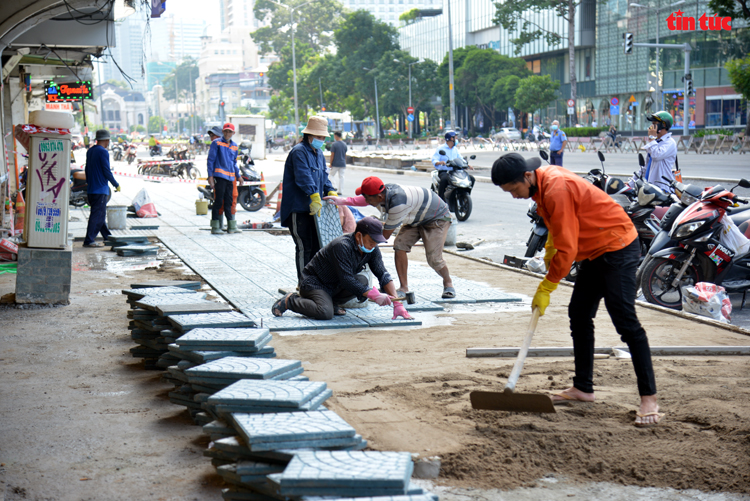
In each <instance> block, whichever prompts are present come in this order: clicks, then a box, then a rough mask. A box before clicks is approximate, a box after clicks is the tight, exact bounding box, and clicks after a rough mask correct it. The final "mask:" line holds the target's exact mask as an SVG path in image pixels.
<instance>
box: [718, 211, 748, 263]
mask: <svg viewBox="0 0 750 501" xmlns="http://www.w3.org/2000/svg"><path fill="white" fill-rule="evenodd" d="M721 226H722V230H721V233H720V234H719V242H721V245H723V246H724V247H726V248H728V249H731V250H732V251H733V252H734V255H735V256H743V255H745V254H747V253H748V252H750V240H748V238H747V237H746V236H745V235H743V234H742V232H741V231H740V229H739V228H737V225H736V224H734V221H732V219H731V218H729V217H727V216H724V217H723V218H721Z"/></svg>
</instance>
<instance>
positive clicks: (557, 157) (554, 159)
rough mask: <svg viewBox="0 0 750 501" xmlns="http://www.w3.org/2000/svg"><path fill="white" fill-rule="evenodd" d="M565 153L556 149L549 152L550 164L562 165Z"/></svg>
mask: <svg viewBox="0 0 750 501" xmlns="http://www.w3.org/2000/svg"><path fill="white" fill-rule="evenodd" d="M562 158H563V154H562V153H557V152H556V151H550V152H549V163H550V165H559V166H560V167H562V162H563V160H562Z"/></svg>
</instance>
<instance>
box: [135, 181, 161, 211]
mask: <svg viewBox="0 0 750 501" xmlns="http://www.w3.org/2000/svg"><path fill="white" fill-rule="evenodd" d="M133 207H135V213H136V215H137V216H138V217H156V216H158V214H157V212H156V207H155V206H154V203H153V202H152V201H151V197H150V196H148V192H147V191H146V188H143V189H142V190H141V191H139V192H138V194H137V195H136V196H135V198H134V199H133Z"/></svg>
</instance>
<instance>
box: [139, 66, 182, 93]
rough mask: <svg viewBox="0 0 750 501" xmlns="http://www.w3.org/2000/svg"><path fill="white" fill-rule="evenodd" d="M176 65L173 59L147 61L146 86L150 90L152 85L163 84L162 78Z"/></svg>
mask: <svg viewBox="0 0 750 501" xmlns="http://www.w3.org/2000/svg"><path fill="white" fill-rule="evenodd" d="M176 67H177V63H176V62H175V61H149V62H148V63H147V64H146V88H147V90H148V91H151V90H152V89H153V88H154V85H163V82H164V79H165V78H166V77H167V75H169V74H170V73H172V71H174V69H175V68H176Z"/></svg>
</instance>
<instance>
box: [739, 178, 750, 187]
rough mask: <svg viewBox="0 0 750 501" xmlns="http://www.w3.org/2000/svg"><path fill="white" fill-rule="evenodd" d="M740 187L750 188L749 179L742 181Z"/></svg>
mask: <svg viewBox="0 0 750 501" xmlns="http://www.w3.org/2000/svg"><path fill="white" fill-rule="evenodd" d="M739 185H740V187H741V188H750V181H748V180H747V179H740V182H739Z"/></svg>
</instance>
